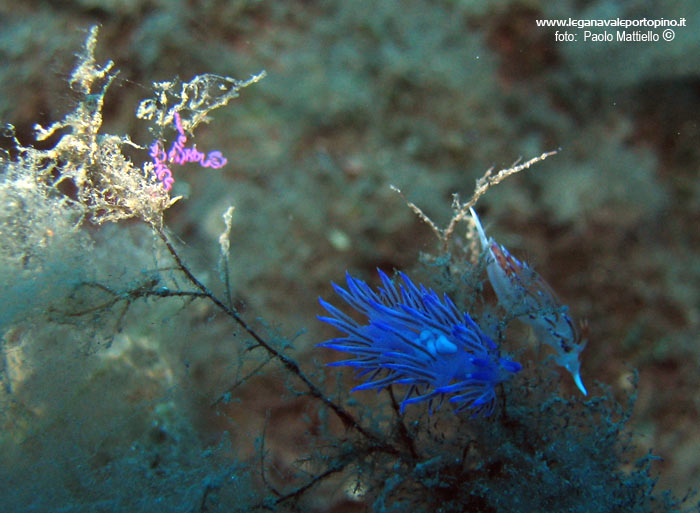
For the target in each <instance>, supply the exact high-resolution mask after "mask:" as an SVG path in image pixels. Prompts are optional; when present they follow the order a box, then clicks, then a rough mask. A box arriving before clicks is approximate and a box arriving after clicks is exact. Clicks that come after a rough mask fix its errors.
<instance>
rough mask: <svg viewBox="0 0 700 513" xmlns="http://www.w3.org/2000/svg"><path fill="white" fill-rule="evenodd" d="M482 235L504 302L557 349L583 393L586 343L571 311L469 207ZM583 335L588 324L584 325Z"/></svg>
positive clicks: (488, 268)
mask: <svg viewBox="0 0 700 513" xmlns="http://www.w3.org/2000/svg"><path fill="white" fill-rule="evenodd" d="M470 211H471V214H472V218H473V219H474V223H475V224H476V229H477V231H478V233H479V238H480V239H481V246H482V250H483V251H486V252H487V259H488V261H487V264H486V272H487V273H488V276H489V280H490V282H491V286H492V287H493V289H494V291H495V292H496V295H497V296H498V301H499V303H500V304H501V306H502V307H503V308H504V309H505V310H506V311H507V312H508V313H510V314H511V315H513V316H514V317H517V318H518V319H520V320H521V321H522V322H524V323H526V324H528V325H530V326H532V328H533V330H534V331H535V335H536V336H537V338H538V339H539V340H540V341H541V342H544V343H546V344H548V345H549V346H551V347H553V348H554V350H555V351H556V357H555V360H556V362H557V364H559V365H561V366H562V367H564V368H565V369H566V370H568V371H569V372H570V373H571V375H572V376H573V378H574V382H575V383H576V386H577V387H578V388H579V390H580V391H581V392H582V393H583V395H587V391H586V387H585V386H584V385H583V382H582V381H581V373H580V368H581V362H580V360H579V355H580V354H581V351H583V349H584V348H585V347H586V343H587V340H586V339H585V337H582V335H581V331H579V330H578V329H577V327H576V324H575V323H574V321H573V320H572V318H571V316H570V315H569V313H568V310H569V308H568V307H567V306H565V305H562V304H561V302H560V301H559V298H557V295H556V293H555V292H554V291H553V290H552V288H551V287H550V286H549V284H548V283H547V282H546V281H545V280H544V279H543V278H542V277H541V276H540V275H539V274H537V273H536V272H535V271H534V270H533V269H532V268H530V267H529V266H528V265H527V263H525V262H520V261H519V260H518V259H517V258H515V257H514V256H512V255H511V254H510V253H509V252H508V250H507V249H506V248H505V247H503V246H501V245H500V244H498V243H497V242H496V241H494V240H493V239H492V238H490V237H487V236H486V233H485V232H484V228H483V227H482V226H481V222H480V221H479V216H477V215H476V212H475V211H474V209H470ZM582 331H583V332H584V335H586V334H587V326H586V325H585V324H583V325H582Z"/></svg>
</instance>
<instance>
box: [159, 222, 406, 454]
mask: <svg viewBox="0 0 700 513" xmlns="http://www.w3.org/2000/svg"><path fill="white" fill-rule="evenodd" d="M153 229H154V230H155V231H156V233H158V235H159V236H160V238H161V239H162V240H163V243H164V244H165V247H166V248H167V249H168V252H169V253H170V254H171V255H172V257H173V259H174V260H175V263H176V264H177V266H178V268H179V269H180V270H181V271H182V273H183V274H184V275H185V276H186V277H187V279H188V280H189V281H190V282H191V283H192V284H193V285H194V286H195V287H196V288H198V289H199V290H200V291H201V293H202V296H204V297H206V298H207V299H209V300H210V301H211V302H212V303H214V304H215V305H216V306H217V307H219V309H220V310H222V311H223V312H224V313H225V314H226V315H228V316H229V317H230V318H231V319H233V320H234V321H235V322H236V324H238V325H239V326H240V327H241V328H242V329H243V330H244V331H245V332H246V333H248V335H250V336H251V337H252V338H253V340H255V341H256V342H257V343H258V344H259V345H260V347H262V348H263V349H265V351H267V352H268V353H269V354H270V355H271V356H273V357H274V358H276V359H277V360H279V361H280V362H281V363H282V365H284V367H285V368H286V369H287V370H288V371H289V372H291V373H292V374H294V375H295V376H296V377H297V378H298V379H299V380H300V381H301V382H302V383H304V385H305V386H306V388H307V390H308V392H309V394H310V395H311V396H312V397H314V398H315V399H318V400H320V401H321V402H322V403H323V404H325V405H326V406H327V407H328V408H330V409H331V411H333V413H335V415H336V416H337V417H338V418H339V419H340V420H341V422H342V423H343V425H344V426H345V427H346V428H347V429H353V430H355V431H357V432H358V433H360V434H361V435H362V436H363V437H365V438H366V439H367V440H368V441H370V442H371V443H372V444H373V445H374V446H375V447H376V448H377V449H378V450H381V451H382V452H386V453H389V454H398V450H397V449H396V448H395V447H393V446H392V445H389V444H387V443H386V442H383V441H382V440H381V439H380V438H379V437H377V436H376V435H374V434H373V433H371V432H369V431H368V430H366V429H365V428H364V427H362V426H361V425H360V423H359V422H358V421H357V419H356V418H355V417H354V416H353V415H352V414H351V413H350V412H348V411H347V410H346V409H345V408H343V407H342V406H341V405H339V404H337V403H335V402H333V401H332V400H331V399H330V398H329V397H327V396H326V395H325V394H324V393H323V392H322V391H321V389H320V388H318V387H317V386H316V385H315V384H314V383H313V382H312V381H311V380H310V379H309V378H308V377H307V376H306V374H304V372H303V371H302V370H301V369H300V368H299V365H298V364H297V363H296V362H295V361H294V360H292V359H291V358H289V357H288V356H287V355H285V354H284V353H282V352H280V351H278V350H277V349H275V348H274V347H272V345H270V343H269V342H267V341H266V340H265V339H264V338H263V337H262V336H261V335H259V334H258V333H257V332H256V331H255V330H254V329H253V328H252V327H251V326H250V325H249V324H248V323H247V322H246V321H245V320H244V319H243V318H242V317H241V316H240V315H239V314H238V313H237V312H236V311H235V310H234V309H232V308H231V307H230V306H228V305H226V304H225V303H224V302H223V301H221V300H220V299H219V298H218V297H217V296H215V295H214V293H213V292H211V291H210V290H209V288H207V286H206V285H204V284H203V283H202V282H201V281H199V280H198V279H197V277H196V276H195V275H194V274H192V271H190V270H189V268H188V267H187V266H186V265H185V263H184V262H183V261H182V258H180V255H179V253H178V252H177V251H176V250H175V247H174V246H173V245H172V242H170V239H169V237H168V235H167V234H166V233H165V231H164V230H163V229H162V228H160V227H157V226H153Z"/></svg>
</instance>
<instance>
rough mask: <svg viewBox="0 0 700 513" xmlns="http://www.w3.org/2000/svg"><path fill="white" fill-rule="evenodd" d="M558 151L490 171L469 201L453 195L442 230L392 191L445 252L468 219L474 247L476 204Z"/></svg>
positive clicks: (475, 239)
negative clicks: (499, 185)
mask: <svg viewBox="0 0 700 513" xmlns="http://www.w3.org/2000/svg"><path fill="white" fill-rule="evenodd" d="M556 153H557V152H556V151H549V152H546V153H543V154H542V155H540V156H539V157H535V158H532V159H530V160H528V161H527V162H523V163H522V164H518V162H517V161H516V162H515V163H514V164H513V165H512V166H511V167H509V168H507V169H501V170H500V171H498V172H497V173H496V174H493V168H491V169H489V170H488V171H486V173H484V176H482V177H481V178H479V179H478V180H477V181H476V187H475V188H474V193H473V194H472V197H471V199H470V200H469V201H467V202H465V203H462V202H461V201H460V199H459V195H458V194H453V195H452V212H453V214H452V219H450V222H449V223H448V225H447V226H446V227H445V228H440V227H439V226H438V225H437V224H435V222H433V220H432V219H430V218H429V217H428V216H427V215H426V213H425V212H423V210H421V209H420V207H418V205H416V204H415V203H413V202H411V201H408V200H407V199H406V197H405V196H404V195H403V193H402V192H401V190H400V189H399V188H398V187H396V186H394V185H391V186H390V187H391V189H392V190H393V191H395V192H396V193H397V194H399V195H400V196H401V197H402V198H403V199H404V201H405V202H406V204H407V205H408V208H410V209H411V210H413V212H414V213H415V214H416V215H417V216H418V217H419V218H420V219H421V220H422V221H423V222H424V223H426V224H427V225H428V226H430V229H431V230H432V231H433V233H434V234H435V236H436V237H437V238H438V239H439V240H440V242H441V243H442V249H443V251H447V249H448V246H449V242H450V239H451V238H452V234H453V233H454V230H455V228H456V226H457V223H459V222H460V221H462V220H463V219H465V218H466V219H467V222H469V223H470V227H469V229H468V232H467V234H468V235H467V239H468V240H469V241H470V243H471V244H472V245H475V244H477V238H476V236H475V235H474V233H472V232H474V223H473V221H472V219H471V216H470V215H469V209H470V208H471V207H473V206H474V205H476V202H477V201H479V198H481V196H483V195H484V194H485V193H486V191H488V190H489V189H490V188H491V187H493V186H494V185H497V184H499V183H501V182H502V181H503V180H505V179H506V178H508V177H509V176H511V175H514V174H515V173H519V172H520V171H522V170H524V169H527V168H529V167H530V166H532V165H533V164H536V163H537V162H541V161H543V160H544V159H546V158H547V157H551V156H552V155H554V154H556ZM470 249H474V250H475V251H471V254H473V255H475V254H478V253H479V251H478V245H477V246H474V248H470Z"/></svg>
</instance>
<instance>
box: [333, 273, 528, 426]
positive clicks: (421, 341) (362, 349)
mask: <svg viewBox="0 0 700 513" xmlns="http://www.w3.org/2000/svg"><path fill="white" fill-rule="evenodd" d="M399 274H400V276H401V278H402V280H403V284H402V285H399V287H398V288H397V287H396V285H395V284H394V282H393V281H392V280H391V279H390V278H389V277H388V276H387V275H386V274H385V273H383V272H382V271H379V276H380V278H381V281H382V285H383V287H382V288H379V289H378V290H377V291H374V290H372V288H371V287H369V285H367V284H366V283H365V282H363V281H362V280H359V279H356V278H353V277H352V276H350V275H349V274H348V273H346V281H347V286H348V290H345V289H343V288H342V287H340V286H338V285H336V284H335V283H334V284H333V288H334V289H335V292H336V293H337V294H338V295H339V296H340V297H341V298H342V299H343V300H344V301H345V302H346V303H347V304H348V305H350V306H351V307H352V308H353V309H354V310H356V311H357V312H359V313H360V314H362V315H363V316H364V317H366V319H367V321H366V323H361V322H358V321H355V320H354V319H353V318H351V317H350V316H348V315H347V314H345V313H343V312H342V311H340V310H339V309H337V308H336V307H334V306H333V305H331V304H330V303H327V302H326V301H324V300H323V299H322V298H319V301H320V303H321V305H322V306H323V308H325V309H326V310H327V311H328V313H329V314H330V316H329V317H323V316H319V320H321V321H323V322H326V323H328V324H330V325H332V326H334V327H336V328H337V329H339V330H340V331H342V332H344V333H345V334H346V336H345V337H342V338H334V339H331V340H328V341H326V342H323V343H321V344H319V346H321V347H327V348H330V349H335V350H337V351H342V352H345V353H349V354H351V355H353V358H351V359H349V360H343V361H340V362H334V363H331V364H329V365H332V366H348V367H354V368H356V369H358V370H359V372H358V377H364V378H365V379H366V381H365V383H363V384H361V385H359V386H356V387H355V388H353V391H355V390H366V389H378V390H381V389H383V388H386V387H388V386H389V385H392V384H399V385H406V386H408V390H407V392H406V395H405V397H404V399H403V401H402V402H401V412H402V413H403V411H404V409H405V408H406V405H408V404H412V403H419V402H422V401H428V403H429V408H430V411H431V412H432V400H433V399H435V398H438V397H439V399H440V404H441V403H442V400H443V399H444V397H445V396H450V398H449V402H451V403H458V404H459V405H458V407H457V411H460V410H463V409H465V408H468V409H470V410H471V411H472V413H473V416H478V415H483V416H488V415H490V414H491V413H492V412H493V410H494V407H495V403H496V392H495V388H496V386H497V385H498V384H499V383H502V382H504V381H506V380H508V379H510V378H511V377H513V375H514V374H515V373H517V372H519V371H520V370H521V369H522V367H521V365H520V364H519V363H517V362H514V361H511V360H509V359H507V358H502V357H500V356H499V353H498V348H497V346H496V344H495V343H494V342H493V341H492V340H491V339H490V338H489V337H487V336H486V335H485V334H484V333H483V332H482V331H481V329H480V328H479V326H477V325H476V323H475V322H474V321H473V320H472V318H471V317H470V316H469V315H468V314H467V313H464V314H462V313H460V312H459V310H458V309H457V307H456V306H455V305H454V303H453V302H452V301H451V300H450V298H449V297H448V296H447V295H444V296H443V297H442V299H441V298H440V297H439V296H438V295H437V294H436V293H435V292H433V290H430V289H426V288H425V287H424V286H423V285H420V287H417V286H416V285H414V284H413V282H412V281H411V280H410V279H409V277H408V276H406V275H405V274H403V273H399Z"/></svg>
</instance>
